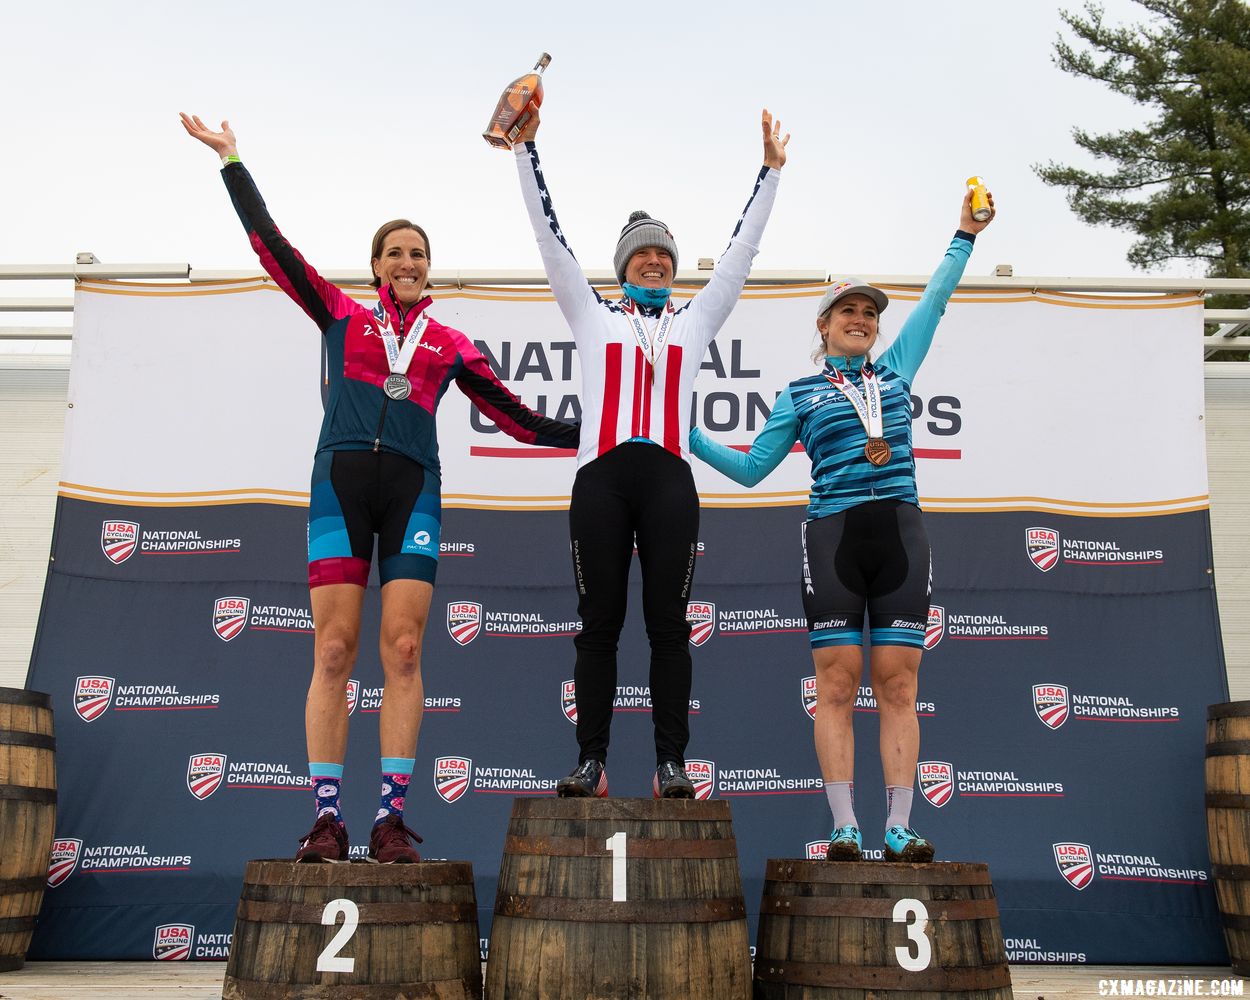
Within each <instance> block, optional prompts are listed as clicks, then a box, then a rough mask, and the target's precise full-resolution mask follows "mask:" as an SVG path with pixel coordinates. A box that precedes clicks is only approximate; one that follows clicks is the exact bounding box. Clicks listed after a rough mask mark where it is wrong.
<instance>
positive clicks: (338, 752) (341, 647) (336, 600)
mask: <svg viewBox="0 0 1250 1000" xmlns="http://www.w3.org/2000/svg"><path fill="white" fill-rule="evenodd" d="M311 596H312V614H313V626H314V627H315V629H316V635H315V636H314V638H313V675H312V682H311V683H310V684H309V685H308V700H307V701H306V702H305V705H304V731H305V739H306V741H307V745H308V759H309V760H310V761H321V762H324V763H330V764H341V763H342V762H343V757H344V754H345V753H346V752H347V681H348V680H349V678H350V677H351V673H352V667H353V666H355V664H356V650H357V648H358V647H359V642H360V607H361V604H362V603H363V602H364V597H365V589H364V588H363V587H358V586H356V585H355V584H354V583H332V584H328V585H326V586H324V587H314V588H313V589H312V592H311Z"/></svg>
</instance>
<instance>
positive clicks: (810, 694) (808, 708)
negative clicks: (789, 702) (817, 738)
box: [799, 674, 816, 719]
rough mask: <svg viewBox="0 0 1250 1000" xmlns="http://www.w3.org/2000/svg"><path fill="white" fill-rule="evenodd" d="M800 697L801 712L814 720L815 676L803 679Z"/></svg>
mask: <svg viewBox="0 0 1250 1000" xmlns="http://www.w3.org/2000/svg"><path fill="white" fill-rule="evenodd" d="M799 693H800V695H801V696H802V698H803V711H804V712H806V713H807V717H808V718H809V719H814V718H816V675H815V674H813V675H812V676H811V677H804V678H803V680H802V682H801V687H800V692H799Z"/></svg>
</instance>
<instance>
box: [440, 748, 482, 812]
mask: <svg viewBox="0 0 1250 1000" xmlns="http://www.w3.org/2000/svg"><path fill="white" fill-rule="evenodd" d="M472 774H473V761H472V760H470V759H469V758H468V757H439V758H438V759H437V760H435V761H434V791H436V792H438V797H439V798H440V799H442V800H443V801H444V802H455V801H456V799H458V798H460V796H462V795H463V794H464V793H465V792H466V791H467V790H468V788H469V778H470V776H471V775H472Z"/></svg>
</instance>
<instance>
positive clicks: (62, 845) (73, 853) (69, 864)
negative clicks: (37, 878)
mask: <svg viewBox="0 0 1250 1000" xmlns="http://www.w3.org/2000/svg"><path fill="white" fill-rule="evenodd" d="M81 853H82V841H81V840H77V839H75V838H73V837H64V838H61V839H59V840H54V841H52V855H51V858H50V860H49V861H48V888H49V889H55V888H56V887H57V886H58V885H60V884H61V883H62V882H64V881H65V880H66V879H67V878H69V877H70V876H71V875H73V874H74V869H75V868H77V867H78V855H79V854H81Z"/></svg>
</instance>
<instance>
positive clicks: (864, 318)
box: [816, 293, 877, 358]
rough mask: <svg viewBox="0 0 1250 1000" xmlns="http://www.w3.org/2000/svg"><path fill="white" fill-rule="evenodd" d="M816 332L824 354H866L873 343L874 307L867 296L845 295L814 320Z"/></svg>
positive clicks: (875, 313) (856, 355)
mask: <svg viewBox="0 0 1250 1000" xmlns="http://www.w3.org/2000/svg"><path fill="white" fill-rule="evenodd" d="M816 329H817V330H819V331H820V339H821V340H822V341H823V342H824V345H825V353H826V354H835V355H837V354H844V355H846V356H847V357H852V358H854V357H859V356H860V355H864V354H867V353H868V352H869V351H870V350H871V349H872V345H873V344H875V343H876V341H877V304H876V303H875V302H873V301H872V299H870V298H869V297H868V296H867V295H860V294H858V293H853V294H851V295H845V296H843V297H842V298H840V299H838V301H837V302H835V303H834V304H833V305H832V306H830V308H829V311H828V312H826V313H823V314H822V315H821V316H819V317H818V318H817V320H816Z"/></svg>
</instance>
